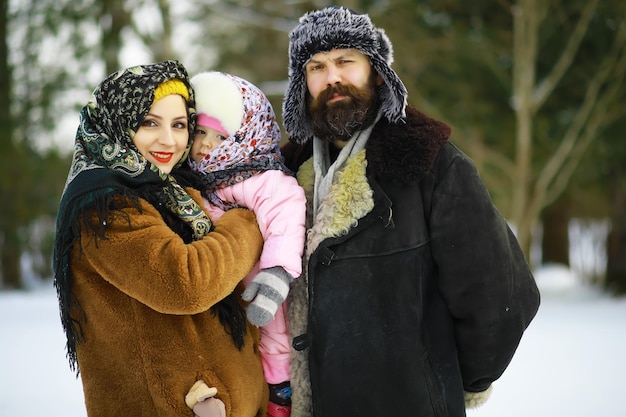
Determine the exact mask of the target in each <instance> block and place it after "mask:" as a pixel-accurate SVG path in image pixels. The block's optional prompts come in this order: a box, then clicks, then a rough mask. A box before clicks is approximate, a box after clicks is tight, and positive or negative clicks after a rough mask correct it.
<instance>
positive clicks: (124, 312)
mask: <svg viewBox="0 0 626 417" xmlns="http://www.w3.org/2000/svg"><path fill="white" fill-rule="evenodd" d="M194 112H195V110H194V98H193V91H192V90H191V88H190V87H189V80H188V75H187V72H186V70H185V68H184V67H183V66H182V65H181V64H179V63H178V62H175V61H167V62H162V63H156V64H151V65H145V66H137V67H133V68H129V69H126V70H122V71H118V72H117V73H115V74H112V75H110V76H109V77H108V78H106V79H105V80H104V81H103V82H102V83H101V84H100V85H99V87H98V88H97V89H96V90H95V91H94V96H93V99H92V101H90V103H88V104H87V105H86V106H85V107H84V108H83V109H82V111H81V114H80V115H81V119H80V126H79V128H78V132H77V135H76V143H75V148H74V157H73V161H72V166H71V168H70V173H69V177H68V182H67V185H66V188H65V190H64V193H63V197H62V199H61V204H60V207H59V213H58V218H57V235H56V241H55V257H54V270H55V286H56V288H57V292H58V296H59V303H60V309H61V320H62V323H63V327H64V329H65V332H66V335H67V350H68V352H67V353H68V358H69V360H70V366H71V368H72V369H73V370H75V371H76V372H77V373H80V375H81V377H82V382H83V389H84V394H85V404H86V407H87V412H88V415H89V416H90V417H94V416H96V417H98V416H107V417H109V416H119V415H137V416H144V415H145V416H148V415H150V416H168V417H172V416H191V415H192V414H193V413H192V412H191V410H190V409H189V408H188V407H187V405H186V404H185V395H186V394H187V392H188V391H189V389H190V388H191V387H192V386H193V385H194V383H196V382H197V381H199V380H201V381H204V382H205V383H206V384H207V385H208V386H209V387H211V395H213V396H214V398H215V399H216V400H218V401H219V402H220V405H221V403H223V407H224V408H225V410H226V413H227V415H229V416H241V417H247V416H250V417H252V416H264V415H265V408H266V406H267V395H268V393H267V385H266V384H265V383H264V378H263V370H262V367H261V362H260V358H259V354H258V330H257V329H256V328H254V327H253V326H251V325H248V324H247V322H246V318H245V312H244V310H243V309H242V307H241V305H240V304H239V301H238V300H239V299H240V298H241V292H242V291H243V287H242V286H241V285H240V284H239V282H240V281H241V279H242V278H243V277H244V276H245V275H246V274H247V273H248V272H249V271H250V269H251V268H252V266H253V265H254V264H255V263H256V261H258V258H259V255H260V251H261V247H262V237H261V234H260V232H259V229H258V227H257V226H256V219H255V217H254V215H253V214H252V212H249V211H247V210H245V209H234V210H230V211H229V212H228V213H226V214H225V215H224V216H222V218H221V219H220V220H219V222H217V223H215V224H212V222H211V220H210V219H209V218H208V216H207V215H206V214H205V212H204V211H203V210H202V208H201V206H200V205H199V204H198V202H199V201H201V197H200V193H199V192H198V191H197V190H195V189H193V188H190V186H191V185H193V184H192V183H191V181H192V180H191V178H193V176H192V175H188V172H185V171H184V170H183V169H182V167H181V168H180V169H178V167H179V166H181V165H182V164H183V162H184V160H185V158H186V157H187V154H188V152H189V148H190V145H191V144H190V141H189V138H190V134H191V132H193V130H194V121H195V114H194ZM203 399H204V398H203Z"/></svg>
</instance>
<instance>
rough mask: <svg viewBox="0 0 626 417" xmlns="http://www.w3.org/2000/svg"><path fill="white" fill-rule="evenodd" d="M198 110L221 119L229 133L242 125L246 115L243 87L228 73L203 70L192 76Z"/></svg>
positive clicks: (199, 112)
mask: <svg viewBox="0 0 626 417" xmlns="http://www.w3.org/2000/svg"><path fill="white" fill-rule="evenodd" d="M191 85H192V87H193V89H194V93H195V97H196V112H197V114H198V115H200V114H206V115H207V116H209V117H212V118H215V119H217V120H219V122H220V123H221V125H222V126H223V127H224V129H226V131H227V132H228V134H229V135H233V134H235V132H237V131H238V130H239V128H240V127H241V123H242V120H243V116H244V107H243V96H242V93H241V88H240V87H239V86H238V85H237V84H236V83H235V82H234V81H233V79H231V78H230V77H228V76H227V75H226V74H224V73H222V72H218V71H208V72H201V73H199V74H197V75H194V76H193V77H192V78H191Z"/></svg>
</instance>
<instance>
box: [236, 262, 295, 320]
mask: <svg viewBox="0 0 626 417" xmlns="http://www.w3.org/2000/svg"><path fill="white" fill-rule="evenodd" d="M291 281H293V278H292V276H291V275H289V273H288V272H287V271H285V269H284V268H282V267H280V266H275V267H272V268H267V269H263V270H261V271H260V272H259V273H258V274H257V275H256V276H255V277H254V278H253V279H252V281H251V282H250V283H249V284H248V287H247V288H246V289H245V291H244V292H243V294H242V295H241V296H242V298H243V299H244V300H246V301H252V299H254V300H253V301H252V303H250V305H248V307H247V308H246V314H247V316H248V321H250V323H252V324H254V325H255V326H265V325H266V324H267V323H269V322H270V321H271V320H272V319H273V318H274V314H276V310H278V306H279V305H281V304H282V302H283V301H285V298H287V294H289V284H290V283H291Z"/></svg>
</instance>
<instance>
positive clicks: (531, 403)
mask: <svg viewBox="0 0 626 417" xmlns="http://www.w3.org/2000/svg"><path fill="white" fill-rule="evenodd" d="M536 279H537V282H538V284H539V286H540V289H541V292H542V296H543V299H542V305H541V307H540V309H539V313H538V315H537V317H536V319H535V320H534V321H533V322H532V323H531V325H530V327H529V328H528V330H527V332H526V334H525V336H524V338H523V339H522V343H521V344H520V347H519V349H518V351H517V354H516V356H515V357H514V358H513V361H512V362H511V365H510V366H509V368H508V369H507V371H506V372H505V373H504V375H503V376H502V378H500V380H498V381H497V382H496V383H495V384H494V391H493V394H492V397H491V399H490V400H489V401H488V402H487V404H485V405H484V406H483V407H481V408H479V409H478V410H475V411H470V412H468V417H518V416H519V417H522V416H524V417H530V416H532V417H560V416H567V417H592V416H593V417H595V416H597V417H624V416H626V401H624V398H622V395H623V387H622V385H621V383H620V381H622V380H623V379H624V376H626V361H625V360H624V352H626V332H625V330H626V299H625V298H618V299H615V298H611V297H609V296H607V295H604V294H602V293H600V292H599V291H597V290H594V289H590V288H587V287H586V286H585V285H584V284H582V283H581V279H579V278H578V277H576V275H575V274H574V273H572V272H571V271H569V270H567V269H565V268H562V267H556V266H555V267H543V268H541V269H540V270H538V271H536ZM0 317H2V319H1V320H0V416H2V417H32V416H48V417H56V416H58V417H61V416H62V417H85V416H86V412H85V407H84V403H83V396H82V388H81V384H80V379H79V380H77V379H75V378H74V375H73V374H72V372H71V371H70V370H69V367H68V364H67V361H66V359H65V340H64V335H63V331H62V328H61V324H60V321H59V314H58V307H57V301H56V295H55V293H54V291H53V289H52V288H51V286H49V285H46V286H45V287H44V288H40V289H34V290H32V291H29V292H26V293H23V292H19V293H18V292H5V293H0Z"/></svg>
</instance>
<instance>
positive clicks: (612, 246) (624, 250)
mask: <svg viewBox="0 0 626 417" xmlns="http://www.w3.org/2000/svg"><path fill="white" fill-rule="evenodd" d="M617 165H619V163H618V164H617ZM624 175H626V169H625V168H624V167H622V166H617V167H616V169H615V171H614V172H613V175H612V178H613V179H614V180H613V184H611V185H612V188H613V201H612V209H611V231H610V232H609V236H608V238H607V245H606V247H607V266H606V281H605V282H606V287H607V289H608V290H610V291H611V292H613V293H615V294H620V295H622V294H626V179H625V177H624Z"/></svg>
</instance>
